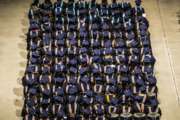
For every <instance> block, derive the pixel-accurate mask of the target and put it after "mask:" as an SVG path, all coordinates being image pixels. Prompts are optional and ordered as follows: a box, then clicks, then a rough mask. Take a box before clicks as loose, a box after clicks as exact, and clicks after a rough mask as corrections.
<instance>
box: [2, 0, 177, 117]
mask: <svg viewBox="0 0 180 120" xmlns="http://www.w3.org/2000/svg"><path fill="white" fill-rule="evenodd" d="M30 1H31V0H0V28H1V29H0V83H1V84H0V104H1V105H0V120H19V119H21V118H20V112H21V108H22V105H23V98H22V90H23V88H22V86H21V78H22V76H23V73H24V70H25V66H26V41H25V38H26V36H25V33H26V32H27V28H28V26H27V25H28V21H27V16H26V13H27V11H28V7H29V4H30ZM143 5H144V8H145V10H146V14H147V17H148V19H149V22H150V32H151V41H152V47H153V52H154V55H155V57H156V59H157V63H156V68H155V71H156V76H157V79H158V88H159V100H160V106H161V109H162V120H180V54H179V53H180V47H179V46H180V7H179V6H180V0H144V2H143Z"/></svg>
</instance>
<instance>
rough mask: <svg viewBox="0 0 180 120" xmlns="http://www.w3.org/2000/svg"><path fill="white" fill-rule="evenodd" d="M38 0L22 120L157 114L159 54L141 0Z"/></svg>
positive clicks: (131, 118)
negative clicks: (156, 70)
mask: <svg viewBox="0 0 180 120" xmlns="http://www.w3.org/2000/svg"><path fill="white" fill-rule="evenodd" d="M135 3H136V4H135V6H134V7H132V6H131V4H130V3H129V2H128V1H122V2H116V0H112V3H111V4H107V1H106V0H102V3H101V4H98V3H96V1H95V0H92V1H90V2H86V1H83V0H79V1H77V2H75V1H74V0H69V2H64V1H63V0H57V1H56V2H55V3H52V2H51V1H50V0H45V1H43V2H41V3H40V2H39V1H38V0H35V1H34V2H33V3H32V4H31V7H30V10H29V32H28V35H27V49H28V57H27V58H28V63H27V68H26V71H25V75H24V77H23V86H24V107H23V110H22V116H23V119H24V120H61V119H62V120H66V119H67V120H159V119H160V116H161V111H160V108H159V102H158V99H157V93H158V89H157V86H156V82H157V81H156V78H155V76H154V64H155V61H156V60H155V58H154V56H153V53H152V49H151V44H150V33H149V31H148V27H149V24H148V21H147V19H146V17H145V11H144V9H143V7H142V6H141V0H135Z"/></svg>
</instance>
